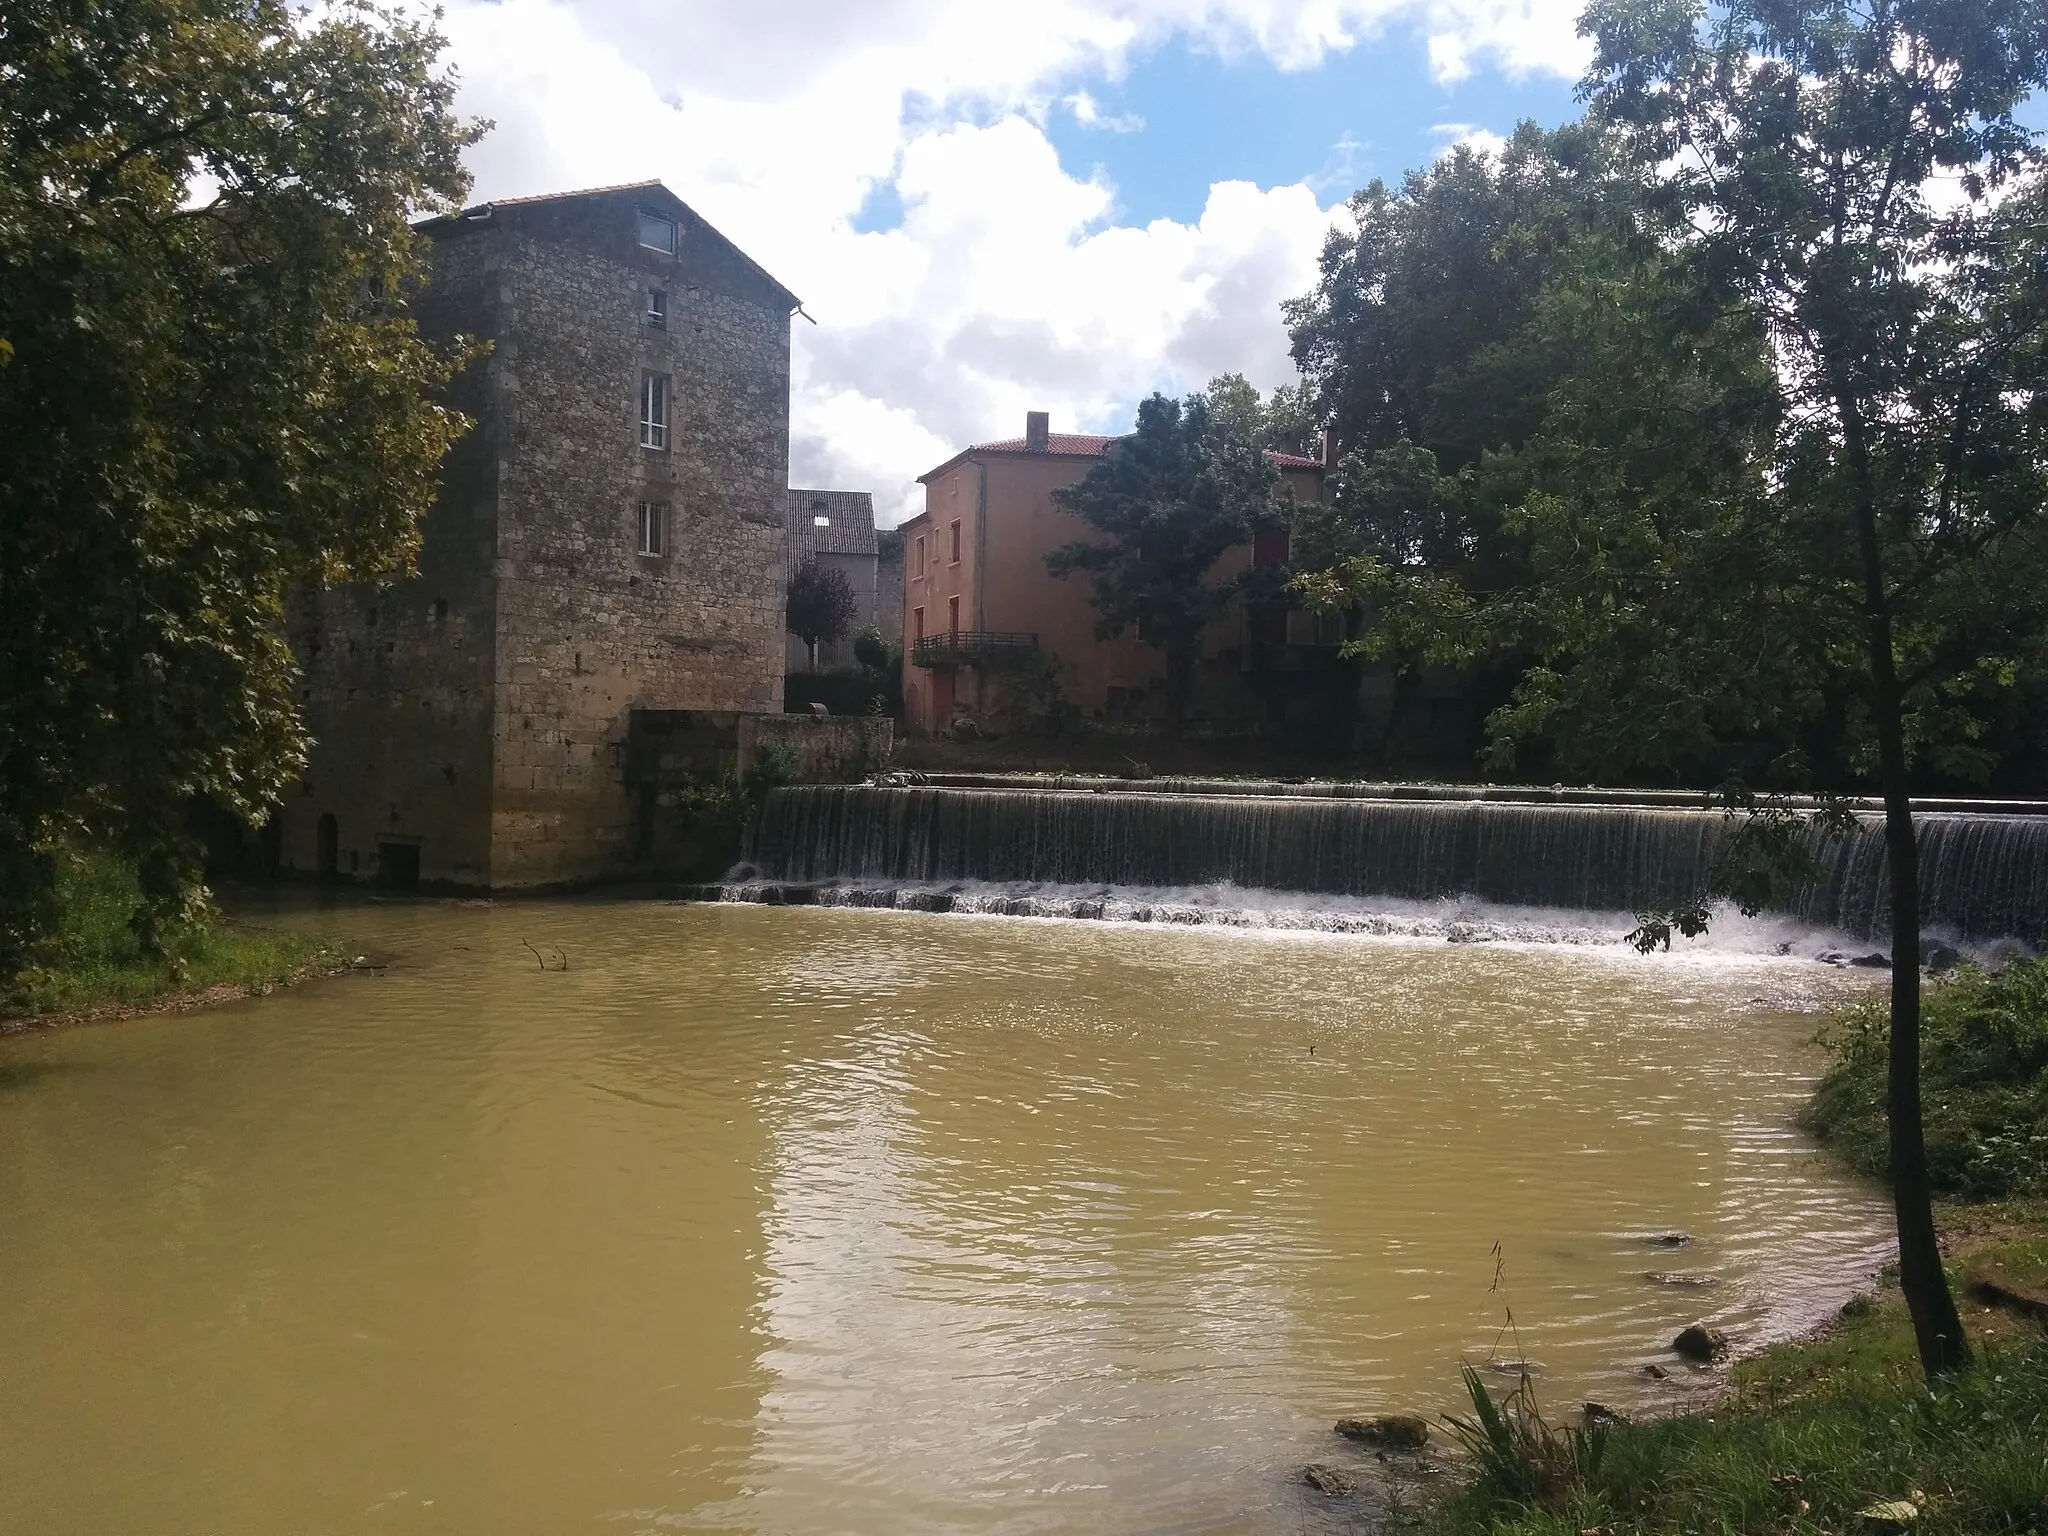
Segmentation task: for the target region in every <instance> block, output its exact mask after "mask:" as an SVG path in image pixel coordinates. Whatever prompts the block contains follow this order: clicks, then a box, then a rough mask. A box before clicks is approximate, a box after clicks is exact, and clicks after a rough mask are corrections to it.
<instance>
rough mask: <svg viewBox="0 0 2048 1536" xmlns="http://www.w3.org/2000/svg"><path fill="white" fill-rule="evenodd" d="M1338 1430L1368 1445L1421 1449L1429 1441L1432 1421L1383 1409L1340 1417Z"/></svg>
mask: <svg viewBox="0 0 2048 1536" xmlns="http://www.w3.org/2000/svg"><path fill="white" fill-rule="evenodd" d="M1337 1433H1338V1434H1340V1435H1342V1436H1343V1437H1344V1438H1345V1439H1347V1440H1362V1441H1364V1442H1365V1443H1366V1444H1367V1445H1386V1446H1392V1447H1393V1448H1394V1449H1396V1450H1402V1451H1413V1450H1419V1449H1421V1448H1422V1447H1423V1446H1424V1445H1426V1444H1428V1442H1429V1421H1428V1420H1427V1419H1424V1418H1421V1417H1419V1416H1418V1415H1416V1414H1412V1413H1383V1414H1380V1415H1378V1416H1376V1417H1374V1418H1369V1419H1339V1420H1338V1421H1337Z"/></svg>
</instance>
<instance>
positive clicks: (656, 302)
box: [647, 288, 668, 331]
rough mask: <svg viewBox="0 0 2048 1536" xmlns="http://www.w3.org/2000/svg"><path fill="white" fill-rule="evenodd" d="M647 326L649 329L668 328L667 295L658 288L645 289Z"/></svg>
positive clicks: (660, 329)
mask: <svg viewBox="0 0 2048 1536" xmlns="http://www.w3.org/2000/svg"><path fill="white" fill-rule="evenodd" d="M647 328H648V329H649V330H650V331H665V330H667V329H668V295H667V294H665V293H663V292H662V291H661V290H660V289H659V288H650V289H648V290H647Z"/></svg>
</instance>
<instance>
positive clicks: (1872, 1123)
mask: <svg viewBox="0 0 2048 1536" xmlns="http://www.w3.org/2000/svg"><path fill="white" fill-rule="evenodd" d="M1886 1027H1887V1021H1886V1016H1885V1011H1884V1006H1883V1004H1882V1003H1881V1002H1872V1003H1866V1004H1863V1005H1861V1006H1859V1007H1856V1008H1853V1009H1850V1010H1848V1011H1846V1012H1844V1013H1843V1014H1841V1015H1838V1016H1837V1017H1836V1018H1835V1019H1834V1020H1832V1021H1831V1022H1830V1024H1829V1026H1828V1028H1827V1029H1826V1030H1825V1031H1824V1033H1823V1035H1822V1040H1823V1043H1824V1044H1825V1045H1826V1046H1827V1047H1828V1048H1829V1049H1830V1051H1831V1052H1832V1054H1833V1057H1834V1061H1833V1065H1832V1067H1831V1070H1830V1071H1829V1072H1828V1074H1827V1076H1826V1077H1825V1079H1824V1080H1823V1082H1822V1083H1821V1085H1820V1088H1819V1090H1818V1092H1817V1094H1816V1097H1815V1102H1814V1110H1813V1119H1814V1123H1815V1128H1816V1130H1817V1131H1818V1132H1819V1134H1820V1136H1821V1138H1822V1140H1823V1141H1824V1142H1825V1143H1826V1144H1827V1145H1828V1146H1829V1147H1830V1148H1831V1149H1832V1150H1834V1151H1835V1152H1836V1153H1837V1154H1838V1155H1840V1156H1841V1157H1842V1158H1843V1159H1844V1160H1845V1161H1847V1162H1848V1163H1850V1164H1851V1165H1852V1166H1855V1167H1858V1168H1860V1169H1863V1170H1865V1171H1867V1172H1870V1173H1873V1174H1877V1175H1882V1174H1883V1173H1884V1172H1885V1171H1886V1146H1885V1124H1884V1114H1883V1097H1884V1056H1885V1044H1886ZM1924 1029H1925V1043H1926V1050H1925V1057H1924V1061H1925V1068H1924V1070H1925V1075H1926V1083H1925V1092H1926V1115H1927V1127H1928V1144H1929V1151H1930V1155H1931V1158H1932V1160H1933V1164H1934V1176H1935V1180H1936V1183H1937V1186H1938V1188H1939V1189H1940V1190H1941V1192H1942V1193H1943V1195H1944V1196H1945V1202H1944V1205H1943V1208H1942V1211H1941V1225H1942V1229H1943V1233H1944V1240H1945V1243H1946V1244H1947V1252H1948V1254H1949V1257H1950V1270H1951V1278H1952V1282H1953V1283H1954V1284H1955V1286H1956V1287H1957V1290H1958V1293H1959V1299H1960V1301H1961V1302H1962V1305H1963V1310H1964V1316H1965V1325H1966V1327H1967V1328H1968V1330H1969V1332H1970V1334H1971V1336H1972V1342H1973V1343H1974V1344H1975V1345H1976V1346H1977V1350H1978V1364H1977V1365H1976V1366H1975V1368H1973V1369H1972V1370H1970V1371H1967V1372H1964V1373H1962V1374H1960V1375H1959V1376H1957V1377H1955V1378H1954V1379H1951V1380H1948V1381H1944V1382H1943V1383H1942V1384H1941V1385H1940V1386H1939V1388H1937V1389H1936V1390H1933V1391H1929V1390H1928V1388H1927V1387H1926V1385H1925V1384H1924V1382H1923V1380H1922V1378H1921V1374H1920V1366H1919V1358H1918V1354H1917V1352H1916V1350H1915V1348H1914V1342H1913V1334H1912V1329H1911V1326H1910V1324H1909V1322H1908V1320H1907V1317H1906V1311H1905V1305H1904V1302H1903V1300H1902V1299H1901V1298H1900V1296H1899V1295H1898V1292H1897V1289H1896V1287H1895V1286H1893V1285H1890V1284H1886V1285H1883V1286H1881V1287H1880V1288H1879V1290H1878V1291H1877V1292H1876V1293H1875V1294H1874V1295H1872V1296H1870V1297H1867V1298H1859V1299H1858V1300H1857V1301H1856V1302H1852V1303H1851V1304H1850V1306H1849V1307H1848V1308H1846V1309H1845V1310H1844V1312H1843V1315H1842V1316H1841V1317H1840V1318H1838V1319H1837V1320H1836V1321H1835V1322H1834V1324H1833V1325H1831V1326H1830V1327H1829V1328H1828V1329H1826V1330H1825V1331H1823V1333H1821V1334H1820V1335H1819V1336H1817V1337H1815V1338H1811V1339H1807V1340H1803V1341H1800V1342H1797V1343H1790V1344H1782V1345H1778V1346H1775V1347H1773V1348H1771V1349H1768V1350H1766V1351H1764V1352H1763V1353H1762V1354H1760V1355H1758V1356H1756V1357H1754V1358H1752V1359H1748V1360H1744V1361H1742V1362H1739V1363H1738V1364H1737V1365H1735V1366H1734V1367H1733V1369H1732V1370H1731V1372H1730V1381H1729V1390H1728V1393H1727V1395H1726V1398H1725V1399H1724V1400H1723V1401H1722V1402H1721V1403H1719V1404H1718V1405H1717V1406H1716V1407H1715V1408H1714V1409H1712V1410H1711V1411H1709V1412H1705V1413H1698V1414H1690V1415H1686V1416H1683V1417H1677V1418H1669V1419H1663V1420H1658V1421H1653V1422H1642V1423H1613V1422H1607V1421H1602V1422H1601V1423H1599V1424H1595V1425H1587V1424H1584V1423H1582V1422H1581V1421H1580V1420H1579V1419H1578V1417H1577V1416H1576V1415H1571V1416H1567V1415H1562V1414H1559V1415H1557V1416H1556V1418H1557V1422H1549V1421H1546V1420H1545V1419H1543V1418H1542V1417H1541V1416H1540V1415H1539V1414H1537V1413H1536V1412H1535V1411H1534V1409H1533V1405H1531V1404H1530V1403H1528V1402H1526V1401H1524V1400H1522V1399H1519V1398H1509V1399H1507V1400H1504V1401H1496V1400H1489V1401H1488V1403H1487V1404H1486V1405H1483V1406H1482V1405H1475V1408H1476V1410H1477V1411H1475V1412H1474V1414H1473V1415H1472V1416H1471V1418H1470V1421H1469V1426H1468V1428H1467V1429H1466V1430H1465V1432H1464V1433H1463V1436H1462V1438H1464V1439H1465V1440H1466V1441H1467V1442H1468V1449H1469V1450H1471V1451H1472V1453H1473V1454H1472V1457H1471V1459H1470V1461H1469V1462H1468V1463H1467V1465H1466V1466H1465V1467H1464V1469H1463V1476H1462V1479H1461V1480H1458V1481H1456V1482H1455V1483H1454V1486H1453V1487H1452V1489H1451V1490H1450V1491H1449V1492H1448V1493H1447V1494H1446V1495H1445V1496H1443V1497H1442V1498H1440V1499H1438V1500H1437V1501H1436V1502H1435V1503H1434V1505H1432V1506H1431V1507H1430V1508H1429V1509H1427V1510H1426V1511H1425V1512H1424V1514H1423V1516H1422V1521H1421V1523H1422V1526H1423V1527H1424V1528H1425V1529H1427V1530H1432V1531H1435V1532H1439V1533H1442V1536H1480V1533H1486V1536H1582V1533H1587V1532H1599V1533H1601V1536H1678V1533H1681V1532H1684V1533H1693V1532H1698V1533H1710V1532H1711V1533H1735V1532H1741V1533H1765V1532H1769V1533H1784V1536H1807V1533H1813V1536H1818V1533H1822V1532H1833V1533H1844V1536H1846V1533H1853V1532H1878V1531H1885V1530H1891V1531H1910V1532H1913V1533H1915V1536H1989V1533H1995V1532H2023V1531H2024V1532H2048V1337H2044V1333H2043V1325H2044V1323H2048V1116H2044V1109H2048V965H2044V964H2039V963H2035V962H2022V963H2020V964H2017V965H2014V966H2011V967H2009V968H2008V969H2007V970H2005V971H2004V972H2002V973H2001V974H2000V975H1998V976H1995V977H1993V976H1987V975H1984V974H1981V973H1979V972H1976V971H1972V970H1965V971H1962V972H1960V973H1958V974H1956V975H1955V976H1953V977H1951V978H1950V979H1948V980H1947V981H1945V982H1943V983H1941V984H1940V985H1938V986H1936V987H1933V988H1931V989H1930V991H1929V994H1928V1001H1927V1007H1926V1017H1925V1022H1924ZM1481 1390H1483V1388H1482V1389H1481ZM1552 1406H1553V1412H1554V1411H1555V1406H1554V1405H1552ZM1565 1406H1567V1407H1576V1405H1565ZM1567 1417H1569V1422H1565V1420H1566V1418H1567Z"/></svg>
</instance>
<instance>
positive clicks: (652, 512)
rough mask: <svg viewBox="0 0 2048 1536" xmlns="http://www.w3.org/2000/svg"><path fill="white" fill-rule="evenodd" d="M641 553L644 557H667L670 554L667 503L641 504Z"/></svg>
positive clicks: (646, 502) (648, 502) (651, 502)
mask: <svg viewBox="0 0 2048 1536" xmlns="http://www.w3.org/2000/svg"><path fill="white" fill-rule="evenodd" d="M640 553H641V554H643V555H665V554H667V553H668V503H667V502H665V501H643V502H641V503H640Z"/></svg>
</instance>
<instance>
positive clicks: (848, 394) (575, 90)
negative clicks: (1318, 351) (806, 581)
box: [442, 0, 1588, 526]
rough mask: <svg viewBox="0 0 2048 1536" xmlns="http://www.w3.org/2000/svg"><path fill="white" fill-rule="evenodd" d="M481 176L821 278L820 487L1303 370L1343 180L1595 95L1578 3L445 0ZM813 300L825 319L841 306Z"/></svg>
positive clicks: (817, 288)
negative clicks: (638, 203) (649, 199)
mask: <svg viewBox="0 0 2048 1536" xmlns="http://www.w3.org/2000/svg"><path fill="white" fill-rule="evenodd" d="M444 5H445V17H444V20H443V22H442V27H443V30H444V32H445V33H446V35H447V37H448V39H449V43H450V53H449V56H448V58H449V62H450V63H451V64H452V65H453V67H454V68H455V70H456V71H457V73H458V74H459V77H460V80H461V91H460V95H459V98H458V106H459V109H460V110H462V111H463V112H464V113H466V114H469V115H473V116H480V117H487V118H489V119H491V120H492V121H493V122H494V123H495V124H496V127H495V129H494V130H493V131H492V132H491V133H490V134H489V135H488V136H487V137H486V138H485V139H484V140H483V141H482V142H481V143H480V144H478V145H477V146H476V147H475V148H474V149H472V150H471V151H470V153H469V157H468V158H469V164H470V168H471V170H472V172H473V173H474V175H475V178H476V186H475V191H474V198H475V200H476V201H484V200H488V199H491V198H498V197H515V196H522V195H530V194H536V193H545V192H560V191H568V190H572V189H574V188H578V187H590V186H603V185H608V184H614V183H619V182H631V181H641V180H646V179H649V178H657V177H658V178H659V179H661V180H662V181H664V182H665V183H666V184H667V185H668V186H669V187H670V188H671V189H672V190H673V191H674V192H676V193H677V195H679V196H680V197H681V198H682V199H683V200H684V201H685V202H687V203H689V204H690V205H691V207H693V208H695V209H696V210H697V212H698V213H700V214H702V215H703V216H704V217H705V218H707V219H709V220H710V221H711V222H712V223H713V224H714V225H716V226H717V227H718V228H719V229H720V230H721V231H723V232H724V233H725V234H726V235H727V236H729V237H730V238H731V239H733V240H734V241H736V242H737V243H738V244H739V245H740V247H741V248H742V249H744V250H745V251H746V252H747V253H748V254H749V255H751V256H752V257H753V258H754V259H755V260H756V261H758V262H759V263H760V264H761V265H762V266H764V267H766V268H767V269H768V270H769V271H770V272H772V273H773V274H774V275H775V276H776V277H777V278H779V279H780V280H781V281H782V282H783V283H784V284H785V285H787V286H788V287H789V288H790V289H791V290H792V291H794V292H795V293H797V294H799V295H801V296H802V298H803V301H804V311H805V314H806V315H807V316H808V317H810V318H809V319H805V318H798V319H797V320H796V321H795V324H794V328H793V336H792V344H793V355H792V369H793V384H792V396H791V402H790V461H791V462H790V466H789V469H790V476H791V483H792V484H794V485H803V486H821V487H828V488H833V489H841V490H867V491H872V492H873V493H874V495H875V506H876V512H877V517H878V521H880V522H882V523H883V524H884V525H885V526H886V525H889V524H893V523H896V522H899V521H901V520H902V519H903V518H905V517H908V516H910V515H912V514H913V513H914V512H916V511H918V510H920V509H921V507H922V492H921V489H920V488H919V487H918V485H917V484H916V477H917V476H918V475H920V474H922V473H923V472H925V471H926V470H928V469H931V468H933V467H935V466H936V465H938V464H940V463H942V462H943V461H944V460H946V459H947V458H950V457H951V456H952V455H953V454H954V453H956V452H958V451H959V450H960V449H961V448H963V447H965V446H967V445H968V444H969V443H973V442H984V441H988V440H991V439H995V438H1003V437H1015V436H1019V435H1021V434H1022V432H1023V430H1024V415H1025V412H1026V411H1029V410H1045V411H1049V412H1050V413H1051V416H1052V426H1053V430H1055V431H1098V432H1115V431H1123V430H1127V429H1128V427H1129V425H1130V423H1131V420H1132V418H1133V416H1134V414H1135V410H1136V405H1137V402H1138V401H1139V400H1140V399H1141V398H1143V397H1144V396H1145V395H1146V394H1149V393H1150V392H1152V391H1153V390H1163V391H1165V392H1167V393H1169V394H1182V393H1185V392H1186V391H1188V390H1190V389H1195V388H1199V387H1200V386H1201V385H1202V384H1204V383H1206V382H1207V381H1208V380H1209V379H1210V378H1212V377H1214V376H1215V375H1217V374H1219V373H1224V372H1237V373H1243V374H1245V375H1246V376H1248V377H1249V378H1250V379H1251V380H1252V381H1253V382H1254V383H1255V384H1258V385H1259V386H1261V387H1262V388H1271V387H1272V386H1274V385H1276V384H1281V383H1285V382H1289V381H1290V380H1291V379H1292V378H1293V376H1294V375H1293V369H1292V366H1291V364H1290V362H1289V360H1288V354H1287V335H1286V330H1285V327H1284V324H1283V321H1282V318H1281V313H1280V305H1281V302H1282V301H1283V300H1285V299H1287V298H1290V297H1293V296H1295V295H1297V294H1300V293H1303V292H1305V291H1306V290H1308V289H1309V288H1310V287H1311V286H1312V285H1313V283H1314V280H1315V270H1316V257H1317V254H1318V252H1319V251H1320V249H1321V247H1322V244H1323V241H1324V239H1325V237H1326V236H1327V234H1328V233H1329V231H1330V229H1331V227H1332V224H1333V221H1336V220H1339V219H1341V218H1342V216H1343V203H1344V200H1345V198H1346V197H1347V196H1348V195H1349V194H1350V193H1351V192H1352V191H1353V190H1355V189H1356V188H1358V187H1360V186H1362V185H1364V184H1365V183H1366V182H1368V181H1370V180H1371V179H1372V178H1373V177H1375V176H1379V177H1385V178H1387V179H1388V180H1390V181H1391V180H1395V179H1397V178H1398V177H1399V176H1400V175H1401V174H1402V172H1403V171H1405V170H1407V169H1409V168H1411V167H1415V166H1419V165H1424V164H1427V163H1428V162H1429V161H1430V160H1431V159H1433V158H1434V157H1435V156H1437V155H1439V154H1441V153H1443V152H1444V150H1445V149H1446V148H1448V147H1449V146H1450V145H1452V144H1454V143H1456V142H1459V141H1468V142H1474V143H1478V144H1481V145H1484V144H1487V143H1489V142H1492V141H1493V140H1495V139H1497V138H1498V137H1500V136H1504V135H1506V134H1507V133H1509V132H1511V131H1512V130H1513V128H1514V126H1515V124H1516V123H1517V122H1518V121H1520V120H1521V119H1524V118H1533V119H1534V120H1536V121H1537V122H1540V123H1542V124H1544V125H1545V126H1553V125H1555V124H1557V123H1559V122H1562V121H1565V120H1566V119H1568V118H1570V117H1572V116H1574V115H1575V114H1576V108H1575V106H1574V102H1573V86H1574V83H1575V81H1576V80H1577V78H1578V76H1579V73H1580V71H1581V70H1582V68H1583V67H1584V64H1585V61H1586V59H1587V56H1588V55H1587V49H1586V47H1585V44H1584V43H1583V41H1582V40H1581V39H1580V38H1579V37H1578V35H1577V27H1576V16H1577V9H1578V4H1577V0H497V3H483V0H444ZM813 321H815V324H813V323H812V322H813Z"/></svg>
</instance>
